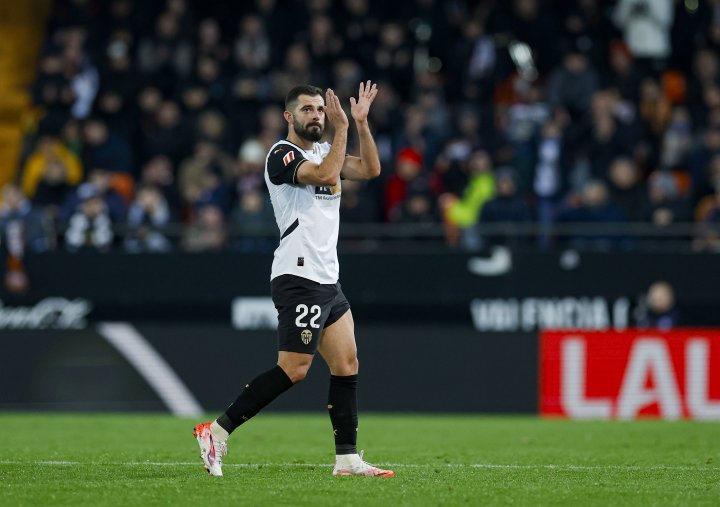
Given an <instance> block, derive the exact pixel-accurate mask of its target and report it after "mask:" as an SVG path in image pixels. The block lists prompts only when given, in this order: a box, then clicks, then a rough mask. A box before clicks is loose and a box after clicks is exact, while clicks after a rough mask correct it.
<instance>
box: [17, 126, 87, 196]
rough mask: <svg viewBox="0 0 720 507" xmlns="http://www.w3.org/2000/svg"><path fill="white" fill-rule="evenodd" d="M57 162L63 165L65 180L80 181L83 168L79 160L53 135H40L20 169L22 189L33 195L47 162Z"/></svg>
mask: <svg viewBox="0 0 720 507" xmlns="http://www.w3.org/2000/svg"><path fill="white" fill-rule="evenodd" d="M51 163H58V164H60V165H62V166H63V167H65V170H66V172H67V181H68V184H70V185H77V184H78V183H80V182H81V181H82V177H83V169H82V165H81V163H80V160H79V159H78V158H77V157H76V156H75V155H74V154H73V153H72V152H71V151H70V150H69V149H68V148H67V147H66V146H65V145H64V144H63V143H62V142H61V141H60V140H59V139H58V138H57V137H55V136H51V135H42V136H41V137H40V139H39V140H38V142H37V146H36V148H35V151H33V152H32V153H31V154H30V156H29V157H28V159H27V161H26V162H25V166H24V167H23V170H22V190H23V193H24V194H25V195H27V196H28V197H31V198H32V197H33V196H34V195H35V191H36V190H37V186H38V184H39V183H40V180H41V179H42V177H43V174H44V173H45V171H46V168H47V166H48V164H51Z"/></svg>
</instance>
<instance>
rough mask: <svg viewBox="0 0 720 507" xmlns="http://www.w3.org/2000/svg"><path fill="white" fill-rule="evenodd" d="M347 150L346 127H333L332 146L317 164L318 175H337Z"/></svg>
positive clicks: (328, 176)
mask: <svg viewBox="0 0 720 507" xmlns="http://www.w3.org/2000/svg"><path fill="white" fill-rule="evenodd" d="M346 151H347V128H337V129H335V135H334V136H333V142H332V147H331V148H330V152H329V153H328V154H327V156H326V157H325V159H324V160H323V161H322V163H321V164H320V165H319V166H318V176H320V177H321V178H333V177H336V178H337V177H339V176H340V171H341V170H342V167H343V164H344V163H345V152H346Z"/></svg>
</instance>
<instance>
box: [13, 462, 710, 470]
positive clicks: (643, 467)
mask: <svg viewBox="0 0 720 507" xmlns="http://www.w3.org/2000/svg"><path fill="white" fill-rule="evenodd" d="M0 465H43V466H78V465H80V466H82V465H88V466H90V465H92V466H159V467H165V466H196V467H199V466H202V463H200V462H195V461H192V462H191V461H112V462H90V461H87V462H84V461H12V460H2V461H0ZM379 465H380V466H388V467H397V468H490V469H501V470H503V469H508V470H512V469H522V470H532V469H547V470H660V471H662V470H671V471H672V470H686V471H711V470H715V471H718V472H720V467H711V466H682V465H679V466H678V465H570V464H565V465H499V464H495V463H438V464H430V463H428V464H419V463H379ZM332 466H333V465H332V463H225V464H223V467H230V468H266V467H281V468H285V467H296V468H316V467H332Z"/></svg>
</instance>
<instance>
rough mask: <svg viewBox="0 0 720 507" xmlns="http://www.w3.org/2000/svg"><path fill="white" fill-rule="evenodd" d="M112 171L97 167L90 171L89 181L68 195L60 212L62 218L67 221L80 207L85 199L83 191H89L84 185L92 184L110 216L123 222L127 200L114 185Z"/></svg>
mask: <svg viewBox="0 0 720 507" xmlns="http://www.w3.org/2000/svg"><path fill="white" fill-rule="evenodd" d="M112 177H113V175H112V173H111V172H110V171H108V170H106V169H102V168H96V169H93V170H92V171H90V174H89V175H88V179H87V183H84V184H83V185H80V187H78V188H77V190H76V191H75V192H74V193H72V194H71V195H70V197H68V199H67V201H65V204H63V207H62V210H61V212H60V219H61V220H62V221H67V220H68V219H69V217H70V216H71V215H72V214H74V213H75V212H76V211H77V209H78V207H79V206H80V205H81V203H82V201H83V195H84V194H83V192H87V191H88V190H87V189H83V188H82V187H84V186H86V185H88V184H89V185H92V187H93V189H94V192H96V193H97V194H98V195H99V196H100V198H101V199H102V201H103V203H104V204H105V209H106V210H107V213H108V214H109V215H110V218H111V219H112V221H113V222H115V223H122V222H123V221H124V220H125V211H126V207H125V201H124V200H123V198H122V196H121V195H120V194H119V193H118V192H117V191H116V190H115V189H114V188H113V187H112Z"/></svg>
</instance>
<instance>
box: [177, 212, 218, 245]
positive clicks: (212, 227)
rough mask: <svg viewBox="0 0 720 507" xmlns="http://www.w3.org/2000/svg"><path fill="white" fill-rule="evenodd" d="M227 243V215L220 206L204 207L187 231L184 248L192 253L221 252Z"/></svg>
mask: <svg viewBox="0 0 720 507" xmlns="http://www.w3.org/2000/svg"><path fill="white" fill-rule="evenodd" d="M226 242H227V232H226V230H225V215H224V214H223V211H222V209H221V208H220V207H219V206H215V205H213V204H207V205H204V206H202V207H201V208H200V209H199V210H198V212H197V216H196V218H195V220H194V221H193V222H192V223H191V224H190V225H189V226H188V227H187V228H186V229H185V236H184V237H183V247H184V248H185V250H188V251H190V252H205V251H209V250H220V249H222V248H223V247H224V246H225V244H226Z"/></svg>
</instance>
